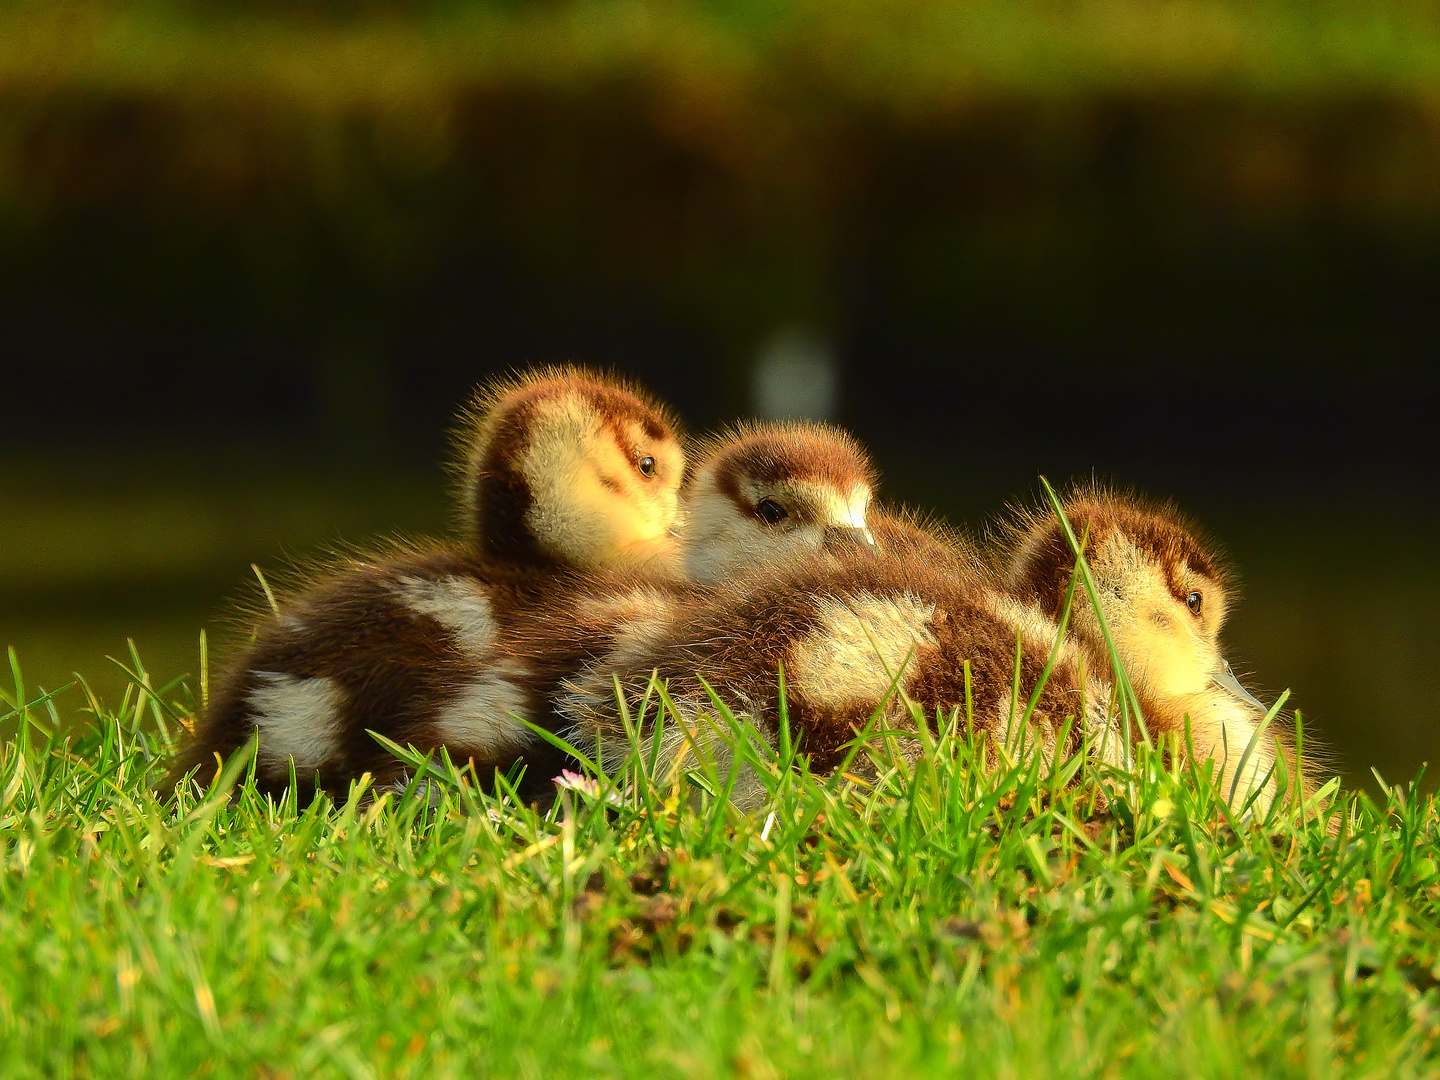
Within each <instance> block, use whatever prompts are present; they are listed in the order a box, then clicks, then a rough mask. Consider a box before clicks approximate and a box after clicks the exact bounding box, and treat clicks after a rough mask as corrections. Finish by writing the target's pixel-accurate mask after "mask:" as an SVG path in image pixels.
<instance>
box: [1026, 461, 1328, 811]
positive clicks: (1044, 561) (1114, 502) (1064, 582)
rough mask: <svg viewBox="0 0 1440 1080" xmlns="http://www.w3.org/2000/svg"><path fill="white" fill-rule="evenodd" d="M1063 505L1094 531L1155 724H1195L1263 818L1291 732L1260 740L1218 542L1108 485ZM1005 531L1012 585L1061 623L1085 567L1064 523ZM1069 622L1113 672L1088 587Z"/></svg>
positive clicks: (1031, 522) (1115, 625) (1239, 802)
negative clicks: (1231, 631)
mask: <svg viewBox="0 0 1440 1080" xmlns="http://www.w3.org/2000/svg"><path fill="white" fill-rule="evenodd" d="M1062 505H1063V507H1064V511H1065V516H1066V518H1067V519H1068V520H1069V521H1070V525H1071V528H1072V529H1073V531H1074V533H1075V535H1076V537H1077V539H1078V538H1080V537H1081V536H1084V535H1086V533H1087V532H1088V537H1089V538H1088V541H1087V548H1086V553H1085V554H1086V559H1087V561H1088V563H1089V565H1090V569H1091V573H1092V574H1093V576H1094V579H1095V585H1096V591H1097V593H1098V596H1099V600H1100V609H1101V611H1102V612H1103V614H1104V616H1105V621H1106V623H1107V624H1108V625H1109V628H1110V633H1111V637H1112V640H1113V641H1114V643H1115V650H1116V653H1117V655H1118V657H1119V660H1120V662H1121V664H1122V666H1123V668H1124V670H1125V672H1126V673H1127V675H1128V676H1129V678H1130V681H1131V683H1132V684H1133V686H1134V688H1135V691H1136V694H1137V697H1138V698H1139V700H1140V705H1141V710H1142V711H1143V713H1144V716H1145V720H1146V721H1147V723H1148V725H1149V729H1150V731H1151V732H1152V733H1156V734H1164V733H1167V732H1177V733H1180V735H1181V737H1182V740H1183V738H1184V735H1185V731H1186V727H1187V722H1188V727H1189V740H1190V742H1191V743H1192V744H1193V746H1194V751H1195V754H1196V756H1197V757H1198V758H1199V759H1201V760H1204V759H1207V758H1209V759H1213V760H1214V761H1215V762H1216V764H1217V766H1218V780H1219V783H1220V789H1221V791H1222V793H1223V794H1225V795H1226V796H1227V798H1230V800H1231V802H1232V805H1234V806H1235V808H1237V809H1239V808H1241V807H1244V806H1245V805H1247V804H1251V805H1252V806H1253V809H1254V812H1255V814H1256V815H1257V816H1259V817H1263V816H1264V815H1265V813H1266V811H1267V810H1268V808H1269V806H1270V803H1271V802H1272V801H1273V799H1274V795H1275V784H1274V772H1275V766H1276V760H1277V756H1278V755H1279V754H1281V753H1288V750H1289V748H1288V746H1287V745H1286V743H1285V741H1284V737H1283V733H1272V732H1271V731H1265V732H1264V733H1262V734H1261V735H1260V737H1259V738H1258V739H1256V738H1255V735H1256V732H1257V731H1259V730H1260V725H1261V722H1262V721H1263V720H1264V718H1265V716H1266V715H1267V711H1268V710H1267V709H1266V707H1265V705H1264V704H1263V703H1262V702H1260V701H1259V700H1258V699H1257V698H1256V697H1255V696H1254V695H1252V694H1251V693H1250V692H1249V691H1248V690H1246V689H1245V688H1244V687H1243V686H1242V685H1241V684H1240V683H1239V681H1238V680H1236V678H1235V677H1234V675H1233V674H1232V673H1231V671H1230V666H1229V665H1228V664H1227V663H1226V662H1225V659H1224V656H1223V655H1222V652H1221V648H1220V631H1221V629H1222V627H1223V626H1224V623H1225V617H1226V614H1227V613H1228V611H1229V608H1230V605H1231V604H1232V603H1233V600H1234V586H1233V584H1232V578H1231V575H1230V573H1229V572H1228V571H1227V570H1226V568H1225V565H1224V563H1223V562H1222V561H1221V558H1220V556H1219V555H1218V554H1217V552H1216V551H1215V549H1214V546H1213V545H1212V544H1210V543H1208V542H1206V541H1204V540H1202V539H1201V534H1200V533H1199V531H1198V530H1197V529H1196V528H1195V527H1194V526H1193V525H1192V524H1191V523H1190V522H1188V521H1187V520H1186V519H1185V518H1184V517H1182V516H1181V515H1180V514H1179V513H1178V512H1177V511H1176V510H1175V509H1174V508H1173V507H1171V506H1168V505H1161V504H1155V503H1150V502H1147V501H1144V500H1142V499H1140V498H1138V497H1135V496H1131V495H1123V494H1119V493H1117V492H1114V491H1109V490H1106V489H1104V488H1102V487H1098V486H1087V487H1081V488H1079V489H1077V490H1076V491H1074V492H1073V493H1071V494H1069V495H1068V496H1067V497H1066V498H1065V499H1064V500H1063V502H1062ZM1005 537H1006V538H1005V540H1004V541H1003V542H1002V544H1001V548H1000V550H1001V552H1002V558H1003V559H1004V571H1003V572H1004V575H1005V580H1006V585H1007V588H1008V590H1009V591H1010V592H1011V593H1012V595H1014V596H1015V597H1017V598H1018V599H1019V600H1021V601H1026V602H1033V603H1034V604H1035V605H1036V606H1037V607H1038V608H1039V609H1040V610H1041V611H1043V612H1044V613H1045V614H1046V615H1047V616H1048V617H1050V618H1051V619H1058V618H1059V617H1060V611H1061V608H1062V607H1063V606H1064V603H1065V597H1066V593H1067V591H1068V588H1069V584H1070V577H1071V574H1072V572H1073V570H1074V566H1075V556H1074V553H1073V552H1072V550H1071V548H1070V545H1069V542H1068V541H1067V540H1066V537H1065V535H1064V532H1063V530H1062V528H1061V525H1060V523H1059V520H1058V519H1057V518H1056V517H1055V515H1054V513H1053V512H1052V511H1050V510H1049V508H1048V507H1047V508H1046V509H1044V510H1036V511H1029V512H1020V513H1018V514H1017V515H1015V518H1014V520H1013V521H1011V522H1010V523H1009V524H1008V525H1007V526H1006V527H1005ZM1070 625H1071V627H1072V629H1073V633H1074V636H1075V639H1076V641H1077V642H1078V643H1079V644H1080V645H1081V647H1082V648H1083V649H1084V651H1085V654H1086V656H1087V658H1088V661H1089V663H1090V665H1091V667H1092V669H1094V670H1097V671H1102V672H1108V671H1109V670H1110V668H1111V661H1110V658H1109V654H1108V652H1107V650H1106V647H1105V641H1104V637H1103V635H1102V632H1101V628H1100V621H1099V619H1097V618H1096V615H1095V611H1094V608H1093V607H1092V605H1091V604H1090V603H1089V601H1088V600H1087V599H1085V597H1084V594H1083V592H1080V593H1077V594H1076V598H1075V601H1074V603H1073V605H1072V611H1071V623H1070ZM1252 739H1254V748H1253V750H1250V751H1249V756H1248V759H1247V757H1246V754H1247V750H1249V748H1250V746H1251V741H1252ZM1292 759H1293V756H1292ZM1293 775H1294V772H1293V770H1292V776H1293ZM1299 779H1300V780H1301V781H1302V782H1303V779H1304V778H1299ZM1232 792H1233V795H1232ZM1252 796H1253V803H1252V802H1251V800H1252Z"/></svg>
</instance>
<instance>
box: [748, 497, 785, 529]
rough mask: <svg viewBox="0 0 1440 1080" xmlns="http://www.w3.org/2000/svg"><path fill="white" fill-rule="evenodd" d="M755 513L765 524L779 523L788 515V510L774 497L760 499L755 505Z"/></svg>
mask: <svg viewBox="0 0 1440 1080" xmlns="http://www.w3.org/2000/svg"><path fill="white" fill-rule="evenodd" d="M755 513H756V515H757V516H758V517H759V518H760V520H761V521H763V522H765V524H766V525H779V524H780V522H782V521H784V520H785V519H786V518H788V517H789V516H790V511H788V510H786V509H785V508H784V507H783V506H781V505H780V504H779V503H777V502H776V501H775V500H774V499H761V500H760V501H759V502H758V503H757V504H756V505H755Z"/></svg>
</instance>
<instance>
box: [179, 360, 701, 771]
mask: <svg viewBox="0 0 1440 1080" xmlns="http://www.w3.org/2000/svg"><path fill="white" fill-rule="evenodd" d="M483 400H484V401H485V402H487V404H486V406H485V407H484V409H482V410H481V411H479V412H477V413H475V414H474V416H473V417H472V418H471V419H470V420H468V421H467V425H468V427H469V429H470V430H471V432H472V434H471V435H470V436H469V437H468V442H467V446H468V457H467V461H469V462H470V467H471V468H472V469H473V484H471V485H470V486H469V490H470V492H471V494H470V495H469V496H467V508H468V511H469V512H470V513H471V516H472V517H473V519H474V523H475V528H476V530H483V532H480V531H477V532H476V533H475V534H474V535H472V536H471V537H470V539H469V542H468V543H466V544H462V545H445V544H433V545H428V546H421V547H418V548H410V549H397V550H395V551H392V552H390V553H388V554H386V555H383V556H379V557H376V558H374V559H352V560H348V561H347V562H345V563H344V564H343V565H341V566H340V567H338V568H331V569H330V570H329V571H328V572H327V573H325V574H323V575H320V576H318V578H316V579H315V580H314V583H313V584H310V585H308V586H306V587H303V588H301V589H299V590H297V591H296V592H295V594H294V595H292V596H288V597H286V598H285V600H284V602H283V604H282V606H281V610H280V612H279V613H277V614H274V615H271V616H268V617H266V618H265V619H264V620H263V621H262V622H261V624H260V625H259V626H258V627H257V628H256V631H255V639H254V642H253V644H251V645H250V646H249V647H248V648H247V649H245V650H244V651H243V652H242V654H241V655H240V656H239V657H238V658H237V660H236V661H235V663H234V664H233V665H232V666H231V667H230V669H229V671H228V672H227V674H226V675H225V676H224V678H223V679H222V680H221V682H220V685H219V687H218V689H217V692H216V693H215V695H214V697H213V698H212V700H211V702H210V703H209V706H208V707H207V709H206V710H205V715H204V716H203V717H202V719H201V722H200V725H199V727H198V729H197V731H196V734H195V738H194V739H193V740H192V742H191V744H190V746H189V747H188V748H187V749H186V750H185V751H184V752H183V753H182V755H181V756H180V758H179V760H178V761H177V764H176V767H175V771H174V776H175V778H177V779H178V777H179V776H181V775H184V774H185V773H186V772H188V771H189V770H191V769H193V768H195V767H197V766H200V767H202V772H201V776H202V778H204V777H207V776H208V775H209V774H208V773H207V772H205V771H204V767H205V766H206V765H207V763H209V764H213V763H214V762H215V761H216V759H217V757H223V756H225V755H227V754H229V753H230V752H232V751H234V750H235V749H237V748H238V747H240V746H241V745H243V744H244V743H245V742H246V740H248V739H249V738H250V736H251V734H252V733H254V732H256V731H257V730H258V731H259V733H260V751H259V762H258V766H257V781H258V782H259V785H260V786H261V787H262V788H263V789H265V790H270V791H279V790H281V789H283V788H284V787H285V786H287V785H288V783H289V773H290V768H291V763H292V761H293V763H294V768H295V770H296V773H297V777H298V778H299V779H300V780H301V782H302V783H304V784H305V785H306V786H307V787H309V786H310V781H311V780H312V778H314V777H315V776H316V775H318V776H319V779H320V786H321V787H322V788H324V789H327V790H330V791H332V792H335V793H341V792H343V791H344V790H345V788H346V787H347V786H348V783H349V781H350V780H352V779H354V778H356V777H358V776H359V775H360V774H361V773H362V772H366V771H369V772H371V773H372V774H374V776H375V777H376V779H377V781H379V782H382V783H383V782H386V781H389V780H393V779H395V778H397V777H398V776H399V775H400V772H401V767H400V763H399V762H398V761H396V760H395V759H394V758H393V757H391V756H390V755H389V754H388V753H387V752H386V751H384V750H383V749H382V748H381V747H380V746H379V745H378V744H377V743H376V742H375V741H374V740H373V739H372V738H371V737H370V736H369V735H368V734H367V729H369V730H376V731H379V732H382V733H383V734H385V735H387V736H388V737H390V738H392V739H394V740H395V741H396V742H399V743H401V744H402V745H403V744H405V743H414V744H415V745H416V746H417V747H419V748H421V749H423V750H431V749H433V748H434V747H436V746H438V745H441V744H443V745H445V746H447V747H448V748H450V750H451V752H452V754H453V755H454V757H455V758H456V759H458V760H461V761H464V760H465V759H467V758H473V759H474V760H475V761H476V763H477V765H478V766H479V767H481V768H482V769H483V770H486V771H488V769H489V768H492V767H499V768H506V767H508V766H509V765H510V764H511V763H513V762H514V761H516V760H517V759H518V758H519V757H520V756H521V753H522V751H525V750H527V748H531V747H532V746H533V740H532V738H531V733H530V732H529V731H528V729H525V728H524V727H523V725H520V724H518V723H516V722H515V721H514V720H512V719H511V718H510V714H512V713H516V714H519V715H528V714H532V713H534V712H535V711H536V707H535V705H534V702H533V700H532V694H531V691H530V690H529V687H528V680H529V677H530V675H529V672H527V671H525V670H524V669H523V668H520V667H519V666H517V665H516V664H515V662H514V661H513V660H512V659H511V658H510V657H508V656H507V655H506V653H505V650H504V644H503V643H504V641H505V639H506V637H507V635H508V634H509V633H510V628H511V627H512V626H513V625H514V624H515V622H516V621H517V620H518V619H519V618H520V617H521V616H522V614H524V613H527V612H529V611H531V610H532V609H535V608H537V607H545V606H547V604H549V603H550V602H551V600H550V598H552V597H554V596H556V595H559V594H563V593H564V592H565V591H567V590H568V589H572V588H574V587H575V586H574V583H575V582H576V581H578V580H580V579H582V578H583V577H584V576H585V575H586V574H592V573H598V572H602V571H603V570H605V569H608V568H611V567H616V568H631V569H633V570H634V572H636V573H638V574H648V575H653V576H655V577H657V578H665V577H668V576H669V575H671V574H673V573H674V572H676V570H677V569H678V559H677V558H676V553H677V544H678V539H677V533H678V527H679V505H678V491H679V488H680V484H681V482H682V480H683V476H684V460H683V455H682V452H681V450H680V443H679V440H678V438H677V436H676V435H675V433H674V431H673V430H672V428H671V427H670V426H669V422H668V420H667V419H666V417H665V416H664V414H663V413H660V412H659V411H658V410H656V409H654V408H652V407H651V406H650V405H649V404H648V403H647V402H646V401H645V400H644V399H642V398H640V397H638V396H636V395H634V394H632V393H631V392H630V391H629V390H628V389H627V388H626V387H624V386H622V385H620V384H618V383H614V382H611V381H608V380H605V379H603V378H602V377H600V376H596V375H592V374H588V373H584V372H579V371H575V370H571V369H546V370H543V371H540V372H538V373H536V374H534V375H533V376H530V377H527V378H522V379H520V380H517V381H514V382H511V383H507V384H505V386H504V387H503V388H502V389H501V390H499V391H496V392H492V393H491V394H490V395H488V396H487V397H485V398H484V399H483ZM486 440H490V441H489V442H487V441H486Z"/></svg>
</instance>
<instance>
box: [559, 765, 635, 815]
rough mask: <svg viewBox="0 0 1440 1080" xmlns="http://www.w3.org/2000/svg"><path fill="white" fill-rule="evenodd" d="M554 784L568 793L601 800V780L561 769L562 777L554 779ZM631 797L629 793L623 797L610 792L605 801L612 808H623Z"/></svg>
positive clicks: (606, 793)
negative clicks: (571, 792) (576, 793)
mask: <svg viewBox="0 0 1440 1080" xmlns="http://www.w3.org/2000/svg"><path fill="white" fill-rule="evenodd" d="M554 783H555V786H556V787H558V788H562V789H564V790H566V791H574V792H578V793H579V794H581V795H587V796H589V797H590V798H592V799H599V798H601V791H600V781H599V780H596V779H594V778H593V777H589V776H581V775H580V774H579V773H577V772H571V771H570V770H569V769H561V770H560V775H559V776H557V777H555V778H554ZM629 795H630V792H629V791H626V792H625V795H624V796H623V797H622V796H621V794H620V793H619V792H617V791H609V792H605V793H604V799H605V801H606V802H607V803H609V804H610V805H611V806H623V805H624V800H625V798H628V797H629Z"/></svg>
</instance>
